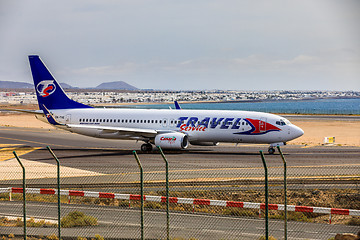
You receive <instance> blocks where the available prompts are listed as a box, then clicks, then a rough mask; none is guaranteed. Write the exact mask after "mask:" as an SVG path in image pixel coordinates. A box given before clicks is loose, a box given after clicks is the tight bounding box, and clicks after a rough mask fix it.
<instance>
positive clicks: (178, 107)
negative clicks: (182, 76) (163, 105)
mask: <svg viewBox="0 0 360 240" xmlns="http://www.w3.org/2000/svg"><path fill="white" fill-rule="evenodd" d="M174 103H175V109H178V110H181V107H180V104H179V103H178V101H174Z"/></svg>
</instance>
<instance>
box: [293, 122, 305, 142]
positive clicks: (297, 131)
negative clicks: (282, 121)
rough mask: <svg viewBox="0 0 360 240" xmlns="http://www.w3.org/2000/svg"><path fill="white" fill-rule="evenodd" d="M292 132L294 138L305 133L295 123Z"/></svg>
mask: <svg viewBox="0 0 360 240" xmlns="http://www.w3.org/2000/svg"><path fill="white" fill-rule="evenodd" d="M291 133H292V134H291V135H292V137H293V139H295V138H298V137H301V136H302V135H304V131H303V130H302V129H301V128H299V127H298V126H295V125H293V126H292V129H291Z"/></svg>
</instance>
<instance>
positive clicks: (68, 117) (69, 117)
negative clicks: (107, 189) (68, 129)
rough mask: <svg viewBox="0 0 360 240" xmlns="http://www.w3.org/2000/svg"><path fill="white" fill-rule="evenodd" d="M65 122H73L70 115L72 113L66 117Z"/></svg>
mask: <svg viewBox="0 0 360 240" xmlns="http://www.w3.org/2000/svg"><path fill="white" fill-rule="evenodd" d="M65 123H66V124H69V123H71V115H70V114H68V115H66V117H65Z"/></svg>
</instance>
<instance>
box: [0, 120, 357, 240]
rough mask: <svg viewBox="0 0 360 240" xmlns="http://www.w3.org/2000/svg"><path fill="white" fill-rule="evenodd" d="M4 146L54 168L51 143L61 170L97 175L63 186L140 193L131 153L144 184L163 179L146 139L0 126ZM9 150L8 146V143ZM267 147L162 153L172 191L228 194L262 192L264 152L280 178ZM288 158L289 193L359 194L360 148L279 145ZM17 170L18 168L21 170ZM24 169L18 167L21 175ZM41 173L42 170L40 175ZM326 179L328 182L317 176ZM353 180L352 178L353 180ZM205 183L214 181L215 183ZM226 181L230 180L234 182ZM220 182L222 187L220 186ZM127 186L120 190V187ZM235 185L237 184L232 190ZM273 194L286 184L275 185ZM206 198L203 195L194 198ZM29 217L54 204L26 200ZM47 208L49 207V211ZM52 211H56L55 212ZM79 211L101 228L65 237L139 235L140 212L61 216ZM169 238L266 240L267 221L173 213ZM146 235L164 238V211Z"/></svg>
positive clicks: (321, 234)
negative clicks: (338, 190)
mask: <svg viewBox="0 0 360 240" xmlns="http://www.w3.org/2000/svg"><path fill="white" fill-rule="evenodd" d="M0 133H1V134H0V146H1V144H7V145H9V146H11V145H13V146H16V147H18V148H21V147H23V146H28V147H41V149H38V150H35V151H32V152H30V153H27V154H25V155H23V156H21V158H24V159H26V160H30V161H34V162H42V163H47V164H49V166H54V167H55V161H54V160H53V158H52V156H51V155H50V153H49V152H48V151H47V149H46V146H50V147H51V148H52V149H53V151H54V152H55V154H56V155H57V156H58V158H59V159H60V162H61V165H62V166H66V167H69V168H73V169H82V170H87V171H91V172H94V175H93V176H77V175H76V174H74V176H72V177H67V178H63V179H61V183H62V185H63V186H67V187H69V188H70V186H73V188H74V189H79V190H86V189H91V190H92V191H97V190H99V191H111V192H126V193H136V194H138V192H139V189H138V187H137V186H136V187H134V186H133V185H131V184H134V183H136V182H138V181H139V174H138V172H139V169H138V166H137V164H136V161H135V159H134V156H133V150H136V151H137V152H138V154H139V158H140V160H141V161H142V165H143V167H144V173H145V174H144V176H145V181H147V183H155V182H161V181H163V179H164V178H165V171H164V162H163V160H162V158H161V156H160V154H159V152H158V151H154V152H153V153H150V154H146V153H141V152H140V151H139V149H140V146H141V144H142V143H141V142H139V143H136V142H135V141H124V140H105V139H96V138H90V137H86V136H81V135H78V134H71V133H68V132H64V131H61V130H51V131H49V130H44V129H30V128H10V127H0ZM4 146H5V145H4ZM267 147H268V146H267V145H238V146H235V144H220V145H219V146H217V147H199V146H196V147H195V146H191V147H189V148H188V149H186V150H183V151H165V155H166V156H167V158H168V161H169V166H170V180H171V181H173V185H171V191H184V190H190V191H195V190H213V191H220V190H224V189H227V191H236V190H246V189H249V188H250V189H263V183H262V181H263V172H264V170H263V165H262V161H261V158H260V155H259V151H260V150H262V151H264V153H265V158H266V160H267V165H268V167H269V174H270V178H271V179H272V180H277V179H281V178H282V174H283V171H282V166H283V164H282V160H281V158H280V155H279V154H278V153H275V154H274V155H269V154H267ZM282 151H283V153H284V155H285V157H286V160H287V166H288V180H289V181H290V184H289V188H292V189H304V188H307V189H314V188H316V189H318V188H325V189H326V188H343V189H346V188H351V189H360V183H359V180H358V178H354V177H359V173H360V161H359V156H360V154H359V153H360V148H359V147H340V146H319V147H304V146H292V145H287V146H283V147H282ZM17 171H18V170H17ZM19 171H20V170H19ZM41 171H46V169H39V176H40V175H41ZM335 176H336V178H339V179H341V178H352V179H353V180H352V182H347V184H344V183H342V182H333V183H332V182H331V181H334V177H335ZM300 178H301V179H308V181H307V182H306V183H303V184H298V183H295V182H294V183H293V184H291V181H292V180H295V179H300ZM326 178H329V180H328V182H325V181H324V182H322V183H321V182H317V180H316V179H326ZM354 179H355V180H354ZM207 181H211V182H214V181H215V182H217V183H219V184H218V185H216V186H214V185H211V183H210V184H207V183H206V182H207ZM224 181H237V182H235V183H232V182H230V185H229V184H227V183H224ZM220 182H222V184H220ZM27 183H28V184H29V185H28V186H29V187H54V184H55V183H56V181H55V179H51V178H50V179H44V178H41V177H39V178H37V179H36V178H35V179H29V180H27ZM20 184H21V179H16V180H14V179H9V180H6V181H0V185H1V187H6V186H20ZM121 184H123V185H121ZM231 184H233V185H231ZM271 188H273V189H275V188H276V189H279V188H281V186H279V185H278V184H273V185H272V186H271ZM163 189H164V185H163V184H160V185H156V184H154V185H148V186H147V188H146V193H147V194H148V193H149V192H151V191H159V190H163ZM194 197H198V198H201V196H200V197H199V196H194ZM29 204H30V206H31V207H29V211H28V214H29V216H34V217H39V218H52V219H56V206H54V205H52V204H46V207H44V204H43V203H29ZM44 209H47V210H46V211H44ZM51 209H52V210H51ZM74 209H79V210H81V211H83V212H85V213H88V214H90V215H95V216H97V217H98V219H99V222H100V225H99V226H97V227H91V228H78V229H64V230H63V234H64V236H65V235H68V236H88V237H93V236H94V234H95V233H96V234H100V235H102V236H105V237H108V238H109V237H114V238H116V237H117V238H119V236H120V235H119V233H121V237H123V238H137V237H139V236H138V234H139V210H138V209H128V208H112V207H99V206H84V205H82V206H80V205H79V206H78V205H64V206H63V213H62V214H63V215H64V214H66V213H67V212H69V211H71V210H74ZM6 214H7V215H16V216H19V217H20V216H21V215H22V211H21V203H19V202H12V203H9V202H1V204H0V215H3V216H4V215H6ZM171 214H172V216H171V224H172V228H171V229H172V230H171V231H172V233H173V234H172V236H176V237H183V238H191V237H193V238H198V239H257V238H258V237H259V236H262V235H264V220H263V219H252V218H246V217H224V216H214V215H206V214H198V213H195V214H184V213H180V212H173V213H171ZM145 216H146V218H145V223H146V237H147V238H155V239H159V238H164V237H165V236H166V235H164V234H165V233H164V232H165V214H164V213H163V212H160V211H146V214H145ZM282 224H283V223H282V222H281V221H276V220H272V221H271V225H270V229H272V232H271V235H274V236H275V237H277V238H280V237H281V236H282V235H283V225H282ZM357 230H358V227H349V226H344V225H327V224H312V223H298V222H290V223H289V239H328V238H330V237H334V236H335V234H336V233H340V232H352V233H355V232H356V231H357ZM9 231H10V232H11V233H21V232H22V229H21V228H9V227H0V233H9ZM38 232H40V233H41V234H42V235H47V232H49V233H50V232H52V233H56V230H54V229H51V228H49V229H35V228H31V229H30V230H29V233H33V234H36V233H38Z"/></svg>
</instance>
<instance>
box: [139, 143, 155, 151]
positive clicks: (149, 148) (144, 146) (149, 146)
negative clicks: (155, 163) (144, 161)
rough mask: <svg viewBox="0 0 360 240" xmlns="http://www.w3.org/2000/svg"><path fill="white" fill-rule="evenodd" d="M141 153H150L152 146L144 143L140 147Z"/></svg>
mask: <svg viewBox="0 0 360 240" xmlns="http://www.w3.org/2000/svg"><path fill="white" fill-rule="evenodd" d="M141 151H143V152H151V151H152V145H151V144H150V143H144V144H143V145H141Z"/></svg>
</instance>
